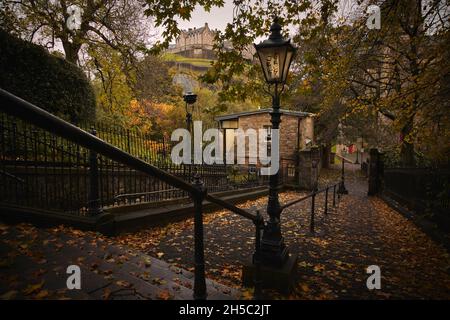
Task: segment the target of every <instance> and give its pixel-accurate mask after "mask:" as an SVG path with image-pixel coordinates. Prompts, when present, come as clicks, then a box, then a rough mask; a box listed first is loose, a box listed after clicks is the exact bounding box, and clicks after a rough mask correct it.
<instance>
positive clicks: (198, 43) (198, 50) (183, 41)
mask: <svg viewBox="0 0 450 320" xmlns="http://www.w3.org/2000/svg"><path fill="white" fill-rule="evenodd" d="M216 32H217V31H216V30H212V29H210V28H209V26H208V23H205V25H204V26H203V27H200V28H195V27H194V28H189V29H188V30H181V33H180V35H179V36H178V37H177V39H176V40H175V44H173V45H171V46H170V47H169V49H168V50H167V52H170V53H175V54H178V55H180V56H183V57H187V58H201V59H210V60H215V59H216V55H215V53H214V51H213V46H214V37H215V35H216ZM231 48H232V46H231V44H230V43H227V42H226V43H225V49H226V50H229V49H231ZM254 54H255V49H254V47H253V46H248V47H247V48H246V49H245V50H244V52H243V57H244V58H245V59H248V60H252V59H253V55H254Z"/></svg>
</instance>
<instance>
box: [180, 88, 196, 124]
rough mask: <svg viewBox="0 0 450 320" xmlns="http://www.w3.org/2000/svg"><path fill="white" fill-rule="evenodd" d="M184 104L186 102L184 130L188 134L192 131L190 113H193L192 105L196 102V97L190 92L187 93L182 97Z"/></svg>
mask: <svg viewBox="0 0 450 320" xmlns="http://www.w3.org/2000/svg"><path fill="white" fill-rule="evenodd" d="M183 100H184V102H186V128H187V130H188V131H189V132H191V129H192V113H193V112H194V103H195V102H196V101H197V95H196V94H193V93H192V92H187V93H186V94H185V95H184V96H183Z"/></svg>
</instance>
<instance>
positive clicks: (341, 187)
mask: <svg viewBox="0 0 450 320" xmlns="http://www.w3.org/2000/svg"><path fill="white" fill-rule="evenodd" d="M344 166H345V160H344V157H342V169H341V183H340V184H339V189H338V193H339V194H348V191H347V189H346V188H345V182H344V180H345V177H344V168H345V167H344Z"/></svg>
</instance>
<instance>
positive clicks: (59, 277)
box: [0, 228, 240, 299]
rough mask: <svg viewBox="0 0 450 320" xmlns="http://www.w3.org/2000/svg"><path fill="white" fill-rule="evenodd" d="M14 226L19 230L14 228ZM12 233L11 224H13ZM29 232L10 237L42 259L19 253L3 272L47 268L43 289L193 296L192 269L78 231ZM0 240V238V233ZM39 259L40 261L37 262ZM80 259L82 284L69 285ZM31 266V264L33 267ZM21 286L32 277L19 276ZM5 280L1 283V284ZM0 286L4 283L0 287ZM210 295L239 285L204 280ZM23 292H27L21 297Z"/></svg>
mask: <svg viewBox="0 0 450 320" xmlns="http://www.w3.org/2000/svg"><path fill="white" fill-rule="evenodd" d="M16 231H17V230H16ZM11 232H12V233H14V228H11ZM37 235H38V236H37V237H36V234H34V235H32V236H31V235H30V237H27V236H25V237H24V236H23V235H22V234H20V235H19V234H16V235H14V234H10V235H9V236H8V238H9V239H14V237H15V236H17V237H20V238H19V240H20V242H21V243H27V241H28V242H29V243H30V248H29V249H30V250H32V251H34V254H37V255H38V256H39V257H42V258H41V259H40V260H41V261H33V259H31V258H29V257H26V256H23V255H20V256H18V257H17V258H16V260H15V261H14V264H13V266H14V268H11V269H10V270H8V271H9V273H5V276H6V275H8V276H12V275H13V274H14V273H17V271H18V270H20V272H21V274H33V272H36V270H46V272H45V275H44V278H45V284H44V285H43V289H45V290H48V291H51V292H60V293H61V292H63V293H64V296H65V297H67V298H71V299H102V298H110V299H192V297H193V291H192V288H193V281H194V275H193V273H192V272H189V271H187V270H183V269H181V268H177V267H175V266H173V265H171V264H169V263H166V262H164V261H162V260H159V259H156V258H154V257H151V256H148V255H145V254H142V253H139V252H136V251H134V250H131V249H130V248H128V247H126V246H121V245H115V244H112V243H109V241H108V240H106V241H105V240H103V241H102V239H101V238H95V237H89V236H87V235H83V236H80V237H77V236H73V235H68V234H66V233H62V232H58V233H57V234H53V233H49V232H46V231H44V230H41V229H39V232H38V233H37ZM0 240H3V239H0ZM11 244H12V245H14V243H10V245H9V248H8V245H6V243H5V242H4V241H1V242H0V248H1V250H2V255H3V254H4V253H5V252H7V251H10V250H12V249H13V247H12V246H11ZM39 263H41V265H39ZM71 264H74V265H78V266H80V269H81V275H82V277H81V279H82V283H81V285H82V288H81V290H67V288H66V279H67V277H68V276H69V275H68V274H66V268H67V267H68V266H69V265H71ZM32 269H35V270H32ZM23 280H24V281H23V282H24V284H23V285H24V287H20V286H19V287H18V288H19V289H20V291H22V290H23V289H24V288H25V287H26V284H29V283H31V282H32V281H33V279H29V278H27V277H25V278H23ZM5 285H7V284H6V283H3V284H2V287H3V286H5ZM1 291H2V292H3V291H4V289H3V288H2V290H1ZM207 291H208V298H209V299H237V298H239V297H240V292H239V290H236V289H231V288H228V287H226V286H224V285H221V284H218V283H216V282H214V281H211V280H209V279H208V280H207ZM2 292H0V294H2ZM21 298H25V297H21Z"/></svg>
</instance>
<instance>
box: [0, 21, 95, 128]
mask: <svg viewBox="0 0 450 320" xmlns="http://www.w3.org/2000/svg"><path fill="white" fill-rule="evenodd" d="M0 88H2V89H4V90H7V91H9V92H11V93H13V94H15V95H17V96H19V97H20V98H22V99H24V100H27V101H29V102H31V103H33V104H35V105H37V106H38V107H40V108H43V109H45V110H47V111H49V112H51V113H53V114H55V115H57V116H59V117H62V118H64V119H66V120H68V121H71V122H73V123H78V122H80V121H83V120H87V119H90V120H92V118H93V117H95V95H94V91H93V89H92V87H91V85H90V83H89V81H88V79H87V77H86V76H85V74H84V73H83V71H82V70H81V69H79V68H78V67H77V66H76V65H74V64H72V63H69V62H67V61H66V60H64V59H63V58H60V57H56V56H53V55H51V54H50V53H48V52H47V50H45V49H44V48H42V47H40V46H38V45H35V44H32V43H30V42H26V41H23V40H21V39H18V38H16V37H14V36H12V35H10V34H8V33H6V32H5V31H3V30H0Z"/></svg>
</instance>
